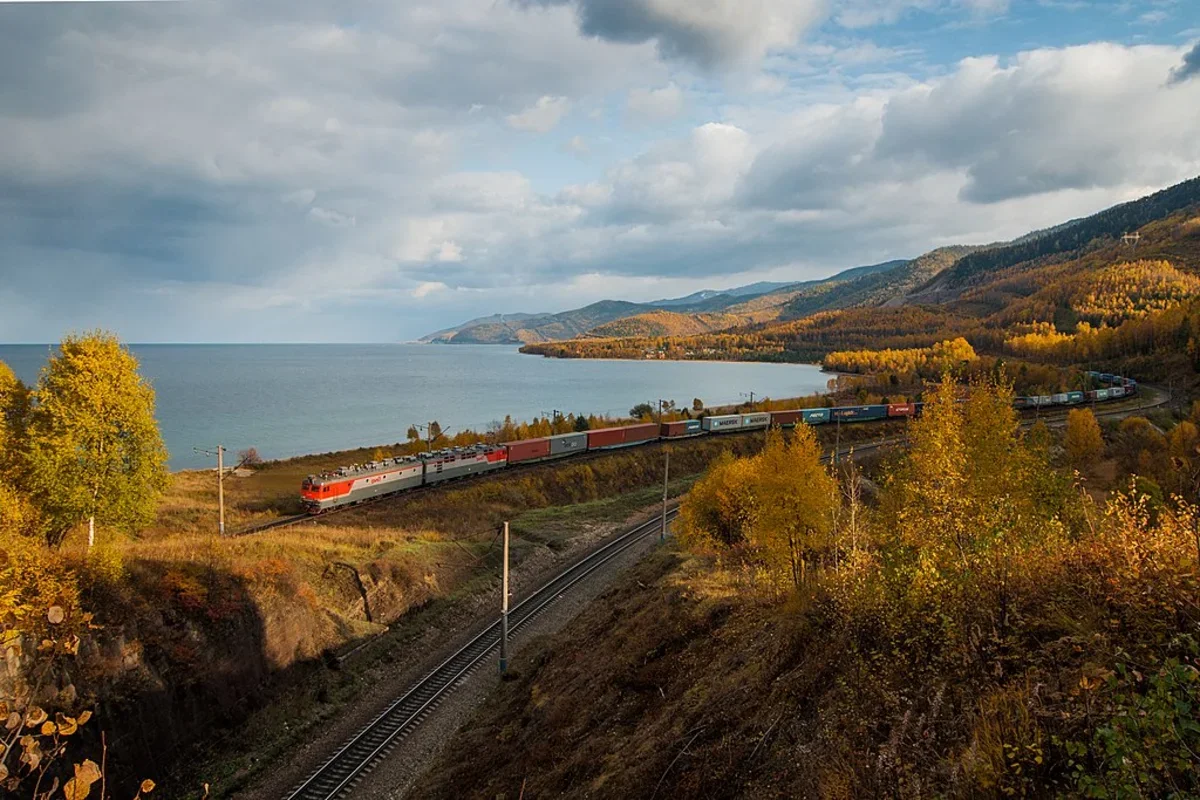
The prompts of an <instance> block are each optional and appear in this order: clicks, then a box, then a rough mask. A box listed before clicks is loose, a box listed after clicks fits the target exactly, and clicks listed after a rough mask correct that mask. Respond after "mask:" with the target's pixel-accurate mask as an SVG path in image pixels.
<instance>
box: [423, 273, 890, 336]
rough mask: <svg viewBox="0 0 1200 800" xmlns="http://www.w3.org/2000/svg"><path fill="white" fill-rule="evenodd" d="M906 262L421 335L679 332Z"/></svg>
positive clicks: (770, 316)
mask: <svg viewBox="0 0 1200 800" xmlns="http://www.w3.org/2000/svg"><path fill="white" fill-rule="evenodd" d="M909 263H910V262H908V261H903V260H901V261H888V262H885V263H883V264H872V265H869V266H865V267H854V268H853V269H848V270H844V271H842V272H839V273H838V274H836V275H834V276H832V277H829V278H824V279H821V280H812V281H798V282H792V283H788V282H769V281H759V282H758V283H751V284H748V285H746V286H735V287H733V288H732V289H723V290H717V289H703V290H701V291H699V292H694V293H692V294H689V295H687V296H686V297H675V298H668V299H664V300H655V301H653V302H649V303H630V302H626V301H623V300H601V301H599V302H596V303H592V304H591V305H588V306H584V307H583V308H576V309H572V310H569V311H560V312H558V313H554V314H551V313H542V314H524V313H522V314H492V315H490V316H487V317H478V318H476V319H472V320H468V321H467V322H464V323H462V324H461V325H455V326H453V327H450V328H445V329H443V330H440V331H436V332H434V333H431V334H428V335H427V336H423V337H421V339H420V340H419V341H421V342H425V343H437V344H530V343H537V342H549V341H561V340H563V339H573V338H576V337H581V336H601V337H607V336H676V335H685V334H693V333H708V332H712V331H719V330H725V329H726V328H733V327H737V326H739V325H746V324H751V323H756V322H769V321H771V320H774V319H788V318H790V316H788V313H789V312H788V307H789V303H791V302H792V301H794V300H796V299H797V298H799V297H802V296H813V297H819V296H821V295H822V294H824V293H829V292H833V291H834V290H835V289H836V288H837V287H839V286H842V285H844V284H847V283H850V282H853V281H857V280H859V279H862V278H865V277H868V276H871V275H883V274H889V273H891V272H893V271H895V270H897V269H899V268H902V267H904V266H906V265H908V264H909Z"/></svg>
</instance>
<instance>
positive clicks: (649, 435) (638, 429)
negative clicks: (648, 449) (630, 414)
mask: <svg viewBox="0 0 1200 800" xmlns="http://www.w3.org/2000/svg"><path fill="white" fill-rule="evenodd" d="M657 438H658V425H656V424H654V423H653V422H648V423H646V424H645V425H630V426H629V427H627V428H625V443H626V444H631V443H633V442H644V441H646V440H647V439H657Z"/></svg>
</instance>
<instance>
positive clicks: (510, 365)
mask: <svg viewBox="0 0 1200 800" xmlns="http://www.w3.org/2000/svg"><path fill="white" fill-rule="evenodd" d="M54 347H55V345H53V344H21V345H11V344H4V345H0V361H3V362H5V363H7V364H8V365H9V367H11V368H12V369H13V371H14V372H15V373H16V375H17V377H18V378H20V379H21V380H23V381H25V382H26V383H28V384H33V383H34V382H35V381H36V380H37V377H38V373H39V372H40V370H41V369H42V367H43V366H44V364H45V362H46V359H47V356H48V355H49V353H50V352H51V350H52V349H53V348H54ZM128 347H129V349H130V350H131V351H132V352H133V353H134V355H135V356H136V357H137V358H138V360H139V362H140V363H141V373H142V375H143V376H144V377H145V378H147V379H148V380H149V381H150V383H151V384H152V385H153V386H154V389H155V392H156V397H157V405H156V411H155V413H156V416H157V418H158V421H159V426H160V428H161V430H162V435H163V440H164V442H165V443H166V446H167V449H168V452H169V454H170V462H169V463H170V468H171V469H172V470H183V469H203V468H208V467H212V466H213V464H212V460H211V459H210V458H208V457H207V456H204V455H201V454H198V453H195V452H194V451H193V449H192V448H194V447H199V448H203V449H210V450H211V449H212V448H213V447H214V446H215V445H217V444H218V443H219V444H222V445H223V446H225V447H226V448H227V449H228V450H229V452H230V453H237V451H239V450H244V449H247V448H249V447H254V448H256V449H257V450H258V452H259V454H260V455H261V456H262V457H263V458H264V459H285V458H293V457H296V456H302V455H310V454H320V453H329V452H336V451H340V450H350V449H354V448H359V447H372V446H377V445H380V446H384V445H388V444H392V443H396V442H404V441H405V432H406V431H407V429H408V427H409V426H410V425H412V424H414V423H426V422H429V421H431V420H437V421H438V422H439V423H440V424H441V426H442V428H443V430H445V431H446V432H447V433H455V432H458V431H460V430H462V429H464V428H471V429H474V430H480V431H482V430H485V429H486V428H487V426H488V425H489V424H490V423H492V422H494V421H502V420H503V419H504V418H505V417H506V416H510V417H512V419H513V420H514V421H524V420H529V419H532V418H534V417H539V416H549V415H550V414H552V413H553V412H554V411H557V412H559V413H561V414H564V415H565V414H571V413H574V414H598V415H609V416H627V415H628V413H629V409H630V408H632V407H633V406H634V405H637V404H638V403H643V402H650V403H654V402H655V401H657V400H658V399H660V398H661V399H663V400H673V401H675V402H676V403H677V404H678V405H679V406H680V407H688V408H690V407H691V404H692V400H693V398H697V397H698V398H700V399H702V400H703V401H704V403H705V404H706V405H708V406H719V405H730V404H734V403H737V402H741V401H744V400H745V399H747V397H746V396H747V395H748V394H749V393H750V392H751V391H753V392H754V397H755V398H756V399H761V398H768V397H772V398H784V397H799V396H803V395H809V394H813V393H814V392H825V391H827V383H828V381H829V379H830V378H831V377H832V376H833V375H834V373H826V372H824V371H822V370H821V368H820V367H819V366H818V365H812V364H780V363H769V362H753V361H700V360H695V361H690V360H685V361H674V360H668V359H628V360H626V359H555V358H545V357H543V356H538V355H531V354H523V353H520V352H519V350H518V347H517V346H516V345H499V344H497V345H492V344H489V345H475V344H471V345H431V344H411V343H380V344H332V343H319V344H308V343H287V344H284V343H266V344H251V343H237V344H223V343H215V342H214V343H204V344H194V343H189V344H173V343H166V342H155V343H133V344H129V345H128ZM334 466H336V465H334Z"/></svg>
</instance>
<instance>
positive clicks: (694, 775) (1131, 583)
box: [413, 462, 1200, 800]
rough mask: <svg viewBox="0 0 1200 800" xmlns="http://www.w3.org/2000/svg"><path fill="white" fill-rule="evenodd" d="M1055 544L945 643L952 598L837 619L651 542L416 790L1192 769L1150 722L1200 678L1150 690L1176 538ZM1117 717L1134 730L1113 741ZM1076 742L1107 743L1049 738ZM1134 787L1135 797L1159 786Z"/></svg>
mask: <svg viewBox="0 0 1200 800" xmlns="http://www.w3.org/2000/svg"><path fill="white" fill-rule="evenodd" d="M1121 474H1122V473H1121V471H1120V470H1117V469H1115V468H1114V465H1113V464H1112V463H1111V462H1104V463H1101V464H1099V465H1097V466H1096V467H1095V468H1093V469H1092V470H1091V471H1090V472H1089V475H1088V484H1089V488H1090V489H1091V490H1092V491H1099V492H1100V493H1101V494H1103V493H1104V492H1105V491H1109V490H1112V489H1114V488H1118V487H1119V486H1121V485H1124V480H1125V478H1123V477H1120V475H1121ZM1108 524H1109V525H1112V524H1115V523H1114V522H1109V523H1108ZM1185 528H1186V526H1185ZM1093 536H1096V534H1095V533H1093ZM1134 538H1135V539H1136V538H1137V537H1134ZM1073 547H1075V545H1070V544H1068V545H1066V549H1067V551H1068V552H1070V553H1072V555H1069V556H1067V557H1065V558H1062V559H1061V561H1057V562H1056V565H1054V566H1049V567H1046V568H1042V567H1040V566H1034V567H1033V568H1032V569H1033V572H1032V573H1031V574H1029V575H1027V576H1026V578H1025V579H1017V578H1016V577H1014V579H1013V582H1012V585H1011V593H1010V594H1007V595H1006V598H1007V600H1008V602H1010V603H1011V608H1010V613H1011V614H1012V620H1013V623H1012V625H1013V628H1012V630H1011V631H1010V632H1009V633H1008V634H1006V635H1005V636H1004V637H1002V640H1001V641H995V642H993V641H992V639H991V638H990V637H991V636H992V635H993V634H992V633H988V632H985V631H981V630H976V631H973V632H972V633H971V635H970V637H969V642H968V643H967V645H966V646H965V647H963V652H962V653H956V654H955V655H954V656H953V657H947V654H948V652H953V648H952V647H946V644H945V642H942V641H941V639H940V637H941V635H942V626H943V625H947V626H949V625H950V623H949V622H948V620H949V618H950V616H952V615H951V614H950V613H949V612H945V613H946V614H947V616H946V618H945V619H942V620H940V621H939V613H940V612H939V610H938V608H937V607H936V606H933V607H931V608H930V609H929V611H928V612H927V613H926V614H925V615H923V616H922V617H921V619H919V620H910V621H909V622H910V623H914V624H902V625H899V627H898V629H896V630H892V629H891V628H890V627H889V626H891V625H894V624H895V623H896V620H889V618H888V614H889V613H891V612H890V611H888V610H885V609H880V610H879V612H878V619H874V618H862V619H860V620H859V626H860V627H859V628H858V630H857V631H856V632H855V633H854V634H850V633H849V632H848V631H847V630H846V628H844V627H843V626H842V625H841V624H838V623H837V622H835V621H834V620H833V619H832V618H831V615H830V614H829V613H828V612H827V611H826V606H825V605H824V604H823V602H822V601H821V600H820V595H819V594H817V593H811V592H810V593H802V594H801V595H800V596H798V597H797V596H792V597H790V598H789V599H787V600H785V601H780V600H776V599H774V598H770V597H767V596H763V595H758V594H756V593H755V592H754V591H753V588H752V585H753V580H752V579H750V578H749V577H748V576H747V575H746V574H743V573H740V572H739V571H738V570H736V569H733V568H728V567H727V566H726V565H723V564H721V563H720V562H715V563H714V562H713V561H712V560H711V558H710V557H705V556H694V555H691V554H688V553H685V552H681V551H680V550H679V549H678V548H677V547H676V545H675V544H674V543H673V542H672V543H668V545H666V546H665V547H663V548H660V550H659V551H657V552H656V553H655V554H654V555H653V556H652V557H650V558H648V559H647V560H646V561H644V562H643V563H642V564H641V565H640V566H639V567H638V568H637V570H636V572H635V573H633V574H631V575H630V576H629V577H628V579H626V580H625V581H623V583H622V585H620V586H619V587H617V588H615V589H613V590H612V591H610V592H609V593H608V594H607V595H606V596H604V597H603V598H601V600H600V601H598V602H597V603H596V604H594V605H593V607H591V608H589V609H588V610H587V611H586V612H585V613H584V614H582V615H581V616H580V618H579V619H578V620H576V622H575V623H573V625H572V626H571V627H570V628H568V629H567V630H564V631H562V632H560V633H559V634H558V635H556V636H553V637H548V638H547V639H545V640H543V641H542V642H540V643H539V644H538V646H536V647H534V648H531V649H530V650H529V651H528V654H527V655H524V656H523V657H522V658H521V659H520V660H518V661H517V662H516V663H515V665H514V669H515V671H516V674H515V675H514V679H513V680H512V681H511V682H510V683H508V684H507V685H505V686H503V687H502V688H501V689H500V690H498V691H497V692H495V693H493V695H492V696H491V697H490V698H489V700H488V702H487V704H486V705H485V706H484V707H483V708H482V709H481V710H480V711H479V712H478V714H477V715H476V717H475V718H474V719H473V720H472V721H471V723H470V724H468V725H466V726H464V728H463V729H462V730H460V732H459V733H458V734H457V736H456V738H455V739H454V740H453V741H451V742H450V743H449V745H448V746H447V747H446V749H445V750H444V751H443V755H442V757H441V758H440V759H439V760H438V761H437V762H435V763H434V764H433V765H432V767H431V769H430V771H429V773H428V774H427V775H425V776H424V777H423V779H422V781H421V783H419V784H418V786H417V787H416V789H415V791H414V795H413V796H418V797H422V798H426V797H428V798H452V797H463V796H471V797H501V796H503V797H513V796H517V795H518V794H522V795H523V796H526V797H746V798H755V799H756V800H757V799H758V798H794V797H814V798H816V797H820V798H855V797H880V796H886V797H892V796H901V797H928V796H938V797H946V796H948V797H1002V796H1012V795H1013V794H1015V795H1017V796H1021V795H1023V794H1025V793H1030V794H1031V795H1032V796H1063V795H1064V794H1065V796H1077V794H1076V788H1077V787H1076V785H1075V777H1076V773H1077V772H1078V773H1084V774H1089V775H1090V774H1098V772H1099V770H1100V769H1101V767H1103V768H1104V769H1107V770H1109V774H1108V778H1106V780H1117V778H1116V777H1114V772H1115V771H1117V770H1122V769H1124V767H1123V766H1122V765H1124V764H1132V763H1134V762H1133V761H1130V760H1128V759H1136V758H1139V757H1141V756H1142V755H1143V754H1145V755H1146V756H1147V757H1149V758H1150V763H1149V764H1147V765H1146V767H1145V768H1144V773H1151V774H1161V773H1162V771H1163V770H1164V766H1163V763H1160V759H1161V760H1162V761H1164V762H1169V763H1168V764H1167V767H1166V769H1173V770H1174V771H1175V772H1176V774H1183V775H1191V777H1192V783H1191V786H1192V787H1193V788H1194V787H1195V786H1196V785H1200V767H1197V766H1196V764H1195V763H1194V762H1193V763H1191V764H1190V765H1189V763H1188V758H1187V751H1186V749H1185V748H1184V747H1183V746H1181V745H1178V744H1175V743H1174V742H1173V741H1172V740H1171V736H1172V734H1170V733H1166V735H1164V727H1158V726H1165V729H1166V730H1167V731H1169V730H1171V727H1170V726H1171V724H1178V723H1170V722H1164V719H1165V720H1170V719H1172V718H1173V717H1174V716H1175V715H1179V718H1180V719H1182V720H1184V724H1186V721H1187V720H1188V719H1189V717H1192V718H1193V719H1194V717H1193V716H1192V715H1194V708H1195V705H1194V704H1195V702H1196V701H1197V699H1198V697H1197V695H1196V690H1195V686H1196V685H1197V684H1196V683H1195V682H1196V680H1197V678H1196V677H1195V675H1197V674H1200V673H1197V672H1196V670H1195V669H1194V668H1193V667H1190V666H1187V665H1185V666H1184V667H1183V668H1182V673H1181V674H1182V675H1183V678H1182V680H1183V685H1182V687H1181V686H1179V685H1176V686H1175V687H1174V688H1173V689H1171V690H1169V691H1173V692H1174V694H1172V695H1165V696H1162V697H1158V696H1156V695H1155V692H1157V691H1160V690H1163V685H1161V684H1153V687H1154V688H1152V687H1151V682H1152V681H1154V680H1156V677H1155V676H1157V675H1160V674H1161V673H1159V672H1158V670H1159V665H1163V662H1162V660H1161V655H1162V653H1163V652H1164V651H1170V650H1174V649H1178V648H1179V645H1178V641H1179V640H1178V639H1177V638H1176V637H1179V636H1180V635H1181V634H1183V635H1185V636H1184V641H1185V644H1184V646H1183V649H1184V650H1186V635H1189V634H1190V635H1191V636H1193V637H1194V636H1195V635H1196V634H1197V632H1198V631H1200V629H1198V628H1197V627H1196V626H1197V617H1196V608H1197V606H1196V605H1195V602H1196V600H1197V598H1198V597H1200V583H1198V582H1197V575H1196V571H1195V566H1194V561H1192V551H1191V550H1190V545H1185V546H1184V548H1183V550H1184V551H1185V552H1183V553H1182V556H1183V557H1182V559H1180V560H1172V559H1169V558H1164V557H1163V556H1164V555H1165V554H1166V553H1167V552H1168V550H1167V549H1163V550H1161V551H1158V552H1156V553H1155V555H1154V556H1153V557H1149V558H1146V557H1144V556H1142V555H1140V554H1135V553H1134V551H1133V550H1126V549H1125V548H1126V547H1128V545H1127V544H1125V543H1123V542H1122V540H1121V539H1120V537H1119V536H1118V537H1115V538H1113V539H1108V538H1106V533H1101V534H1100V535H1099V536H1097V538H1096V539H1095V543H1094V545H1092V544H1088V545H1082V546H1079V547H1078V549H1077V550H1072V549H1071V548H1073ZM1178 554H1179V553H1176V555H1178ZM748 588H749V591H748ZM980 601H981V602H982V601H983V598H982V597H981V598H980ZM952 638H953V637H952V636H950V635H948V634H947V639H948V640H950V639H952ZM943 647H945V648H946V649H942V648H943ZM967 652H975V653H976V654H977V657H978V659H979V660H978V661H975V660H972V659H965V660H964V659H963V658H962V657H961V656H962V655H965V653H967ZM1193 655H1194V653H1193ZM1116 663H1127V664H1132V665H1133V666H1132V667H1131V668H1136V669H1135V671H1134V672H1132V673H1128V674H1127V675H1123V674H1122V673H1120V672H1119V671H1118V672H1116V673H1114V672H1113V669H1114V665H1115V664H1116ZM1197 663H1200V660H1197ZM1163 666H1165V665H1163ZM1136 670H1142V671H1143V672H1144V673H1145V675H1143V674H1142V673H1141V672H1137V671H1136ZM1189 676H1190V677H1189ZM1188 681H1191V682H1192V683H1191V685H1190V688H1189V685H1188ZM1189 698H1190V699H1189ZM1180 703H1182V704H1183V705H1182V706H1181V705H1179V704H1180ZM1189 703H1191V705H1188V704H1189ZM1138 709H1144V710H1145V711H1144V712H1143V711H1139V710H1138ZM1189 709H1191V710H1189ZM1114 714H1128V715H1129V716H1130V717H1131V718H1132V719H1131V720H1130V721H1128V722H1126V723H1124V724H1126V725H1130V726H1133V725H1137V724H1141V725H1145V726H1146V728H1145V732H1139V731H1137V730H1136V729H1135V730H1133V731H1132V732H1131V733H1130V734H1129V736H1128V737H1124V736H1122V734H1121V732H1120V729H1119V728H1113V727H1109V726H1110V722H1109V719H1110V717H1112V715H1114ZM1160 714H1161V715H1165V716H1162V717H1158V716H1155V715H1160ZM1114 730H1115V731H1116V733H1115V734H1113V733H1112V731H1114ZM1174 730H1176V731H1177V730H1178V727H1176V728H1174ZM1093 736H1095V737H1096V738H1095V739H1094V740H1093V739H1092V737H1093ZM1110 737H1111V738H1110ZM1190 738H1191V739H1192V741H1193V743H1195V742H1196V741H1197V735H1196V733H1194V732H1193V733H1192V734H1190ZM1088 741H1095V742H1097V743H1098V744H1097V745H1096V746H1095V748H1094V749H1093V750H1092V753H1093V754H1095V753H1099V754H1104V753H1105V752H1106V750H1105V747H1106V746H1111V747H1112V748H1114V749H1113V750H1112V752H1111V754H1110V758H1109V759H1108V760H1106V761H1093V760H1092V758H1093V756H1084V755H1081V754H1080V753H1081V752H1082V751H1075V750H1072V749H1071V748H1070V747H1068V746H1067V745H1066V744H1064V742H1072V743H1073V744H1072V745H1071V746H1072V747H1080V746H1082V745H1081V744H1079V743H1082V742H1088ZM1105 743H1111V744H1109V745H1106V744H1105ZM464 752H469V753H471V758H469V759H464V758H461V753H464ZM1166 752H1173V753H1177V754H1181V755H1182V756H1183V758H1178V756H1174V757H1172V758H1166V757H1165V756H1163V755H1161V754H1163V753H1166ZM1073 759H1074V760H1073ZM1123 759H1124V760H1123ZM1138 773H1139V770H1138V769H1129V770H1128V771H1127V772H1126V774H1125V775H1124V776H1123V779H1125V780H1127V781H1129V780H1131V781H1136V780H1137V777H1136V775H1137V774H1138ZM1142 780H1147V781H1148V780H1149V779H1148V778H1142ZM1152 785H1153V784H1150V783H1145V784H1143V787H1144V791H1143V794H1142V796H1160V795H1158V794H1157V793H1156V792H1155V791H1154V790H1150V789H1148V788H1146V787H1149V786H1152ZM1127 789H1128V784H1127ZM1184 792H1185V793H1184V794H1182V795H1179V796H1194V795H1192V794H1187V789H1186V788H1185V789H1184ZM1104 796H1109V795H1104ZM1120 796H1138V795H1137V794H1136V792H1132V793H1130V794H1128V795H1120Z"/></svg>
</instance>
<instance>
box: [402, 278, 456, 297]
mask: <svg viewBox="0 0 1200 800" xmlns="http://www.w3.org/2000/svg"><path fill="white" fill-rule="evenodd" d="M449 288H450V287H448V286H446V284H444V283H442V282H440V281H425V282H424V283H422V284H420V285H419V286H417V288H415V289H413V290H412V292H410V294H411V295H412V296H413V297H415V298H417V299H418V300H420V299H421V298H423V297H428V296H429V295H431V294H435V293H437V292H444V291H446V290H447V289H449Z"/></svg>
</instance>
